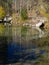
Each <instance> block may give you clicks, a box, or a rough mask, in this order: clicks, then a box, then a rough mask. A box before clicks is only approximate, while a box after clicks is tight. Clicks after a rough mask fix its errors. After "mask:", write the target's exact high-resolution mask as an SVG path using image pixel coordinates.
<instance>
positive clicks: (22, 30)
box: [21, 26, 27, 37]
mask: <svg viewBox="0 0 49 65" xmlns="http://www.w3.org/2000/svg"><path fill="white" fill-rule="evenodd" d="M26 33H27V27H26V26H22V27H21V36H22V37H24V36H26Z"/></svg>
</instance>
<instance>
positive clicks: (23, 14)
mask: <svg viewBox="0 0 49 65" xmlns="http://www.w3.org/2000/svg"><path fill="white" fill-rule="evenodd" d="M27 18H28V16H27V9H22V10H21V19H22V20H26V19H27Z"/></svg>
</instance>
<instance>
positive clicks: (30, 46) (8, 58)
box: [0, 27, 45, 64]
mask: <svg viewBox="0 0 49 65" xmlns="http://www.w3.org/2000/svg"><path fill="white" fill-rule="evenodd" d="M21 28H22V27H13V28H12V27H9V28H8V27H6V32H5V35H4V36H0V48H1V49H0V64H1V63H2V64H9V63H16V62H22V63H24V62H25V61H27V60H29V61H30V60H33V61H34V60H35V61H36V60H37V59H38V58H40V57H41V55H42V54H44V53H45V51H44V50H41V49H38V48H37V46H36V39H38V38H39V29H38V30H37V29H35V28H27V29H26V30H23V29H24V28H23V29H21ZM21 30H23V31H22V33H21ZM40 31H41V32H42V30H40ZM24 32H25V33H24ZM22 34H23V35H22ZM24 35H25V36H24ZM42 36H43V35H42Z"/></svg>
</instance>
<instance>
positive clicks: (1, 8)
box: [0, 6, 6, 19]
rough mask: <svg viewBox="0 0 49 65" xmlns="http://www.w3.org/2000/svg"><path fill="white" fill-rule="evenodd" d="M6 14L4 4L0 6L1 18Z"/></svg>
mask: <svg viewBox="0 0 49 65" xmlns="http://www.w3.org/2000/svg"><path fill="white" fill-rule="evenodd" d="M5 16H6V13H5V10H4V8H3V7H2V6H0V19H4V17H5Z"/></svg>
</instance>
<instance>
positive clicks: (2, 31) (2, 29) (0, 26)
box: [0, 24, 6, 36]
mask: <svg viewBox="0 0 49 65" xmlns="http://www.w3.org/2000/svg"><path fill="white" fill-rule="evenodd" d="M5 30H6V28H5V26H4V25H3V24H0V36H4V34H5Z"/></svg>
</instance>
